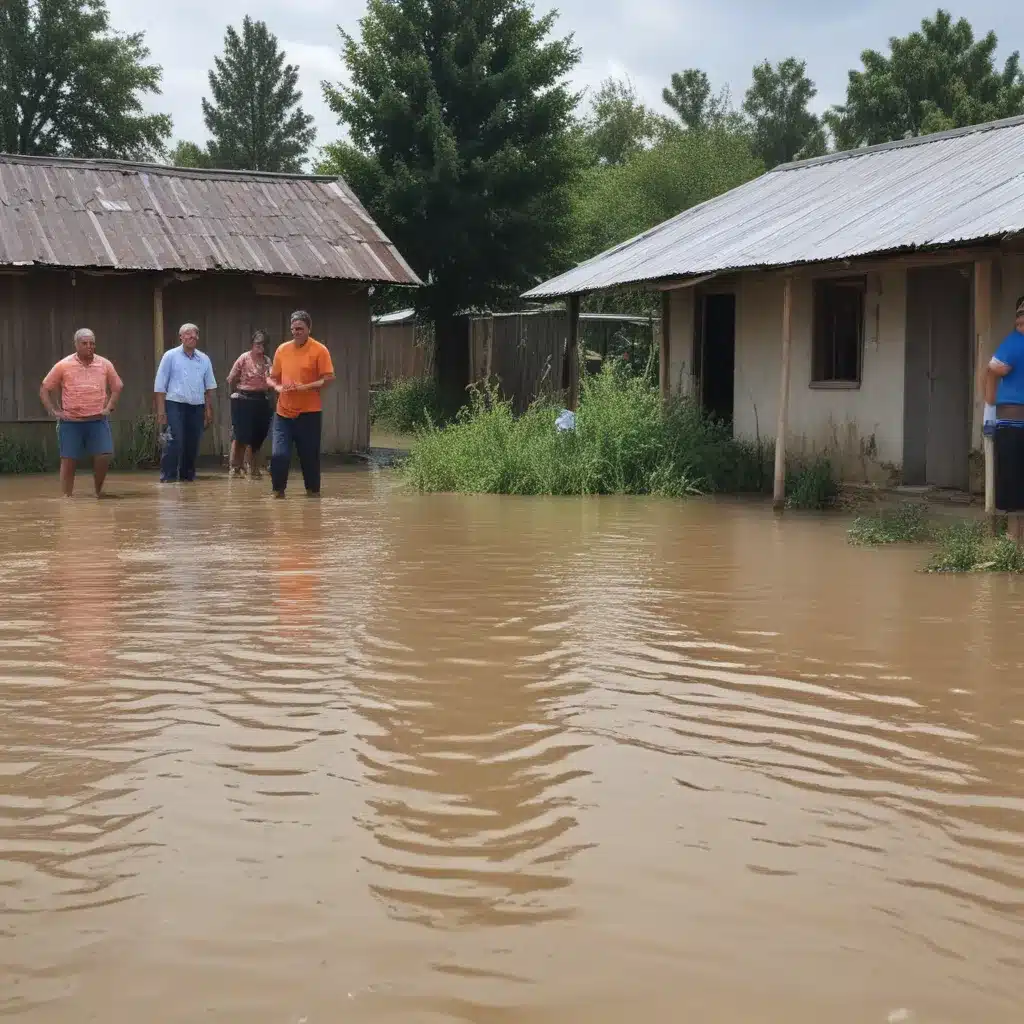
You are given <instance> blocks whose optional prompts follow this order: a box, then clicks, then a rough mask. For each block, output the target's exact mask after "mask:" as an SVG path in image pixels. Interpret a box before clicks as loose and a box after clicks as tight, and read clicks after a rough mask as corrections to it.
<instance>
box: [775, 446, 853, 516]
mask: <svg viewBox="0 0 1024 1024" xmlns="http://www.w3.org/2000/svg"><path fill="white" fill-rule="evenodd" d="M839 490H840V488H839V480H838V479H837V478H836V474H835V470H834V469H833V467H832V463H831V461H830V460H829V459H827V458H825V457H823V456H817V457H815V458H813V459H810V460H808V461H806V462H804V463H802V464H798V465H797V466H795V467H794V468H793V469H791V470H789V471H788V472H787V473H786V508H796V509H808V510H812V511H821V510H822V509H826V508H832V506H833V505H835V503H836V500H837V499H838V498H839Z"/></svg>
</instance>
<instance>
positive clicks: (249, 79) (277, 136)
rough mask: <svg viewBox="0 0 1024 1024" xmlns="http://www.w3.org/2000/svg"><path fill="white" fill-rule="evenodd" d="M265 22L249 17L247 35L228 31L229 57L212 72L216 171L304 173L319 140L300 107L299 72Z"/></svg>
mask: <svg viewBox="0 0 1024 1024" xmlns="http://www.w3.org/2000/svg"><path fill="white" fill-rule="evenodd" d="M284 57H285V55H284V51H283V50H282V49H281V48H280V47H279V46H278V43H277V36H275V35H273V34H272V33H271V32H270V31H269V30H268V28H267V26H266V23H265V22H262V21H253V20H252V18H250V17H249V16H248V15H246V17H245V19H244V20H243V21H242V32H241V35H239V33H238V32H237V31H236V30H235V28H234V27H233V26H230V25H229V26H228V30H227V32H226V33H225V35H224V55H223V56H222V57H215V58H214V69H213V70H212V71H211V72H210V92H211V93H212V95H213V99H212V101H210V100H207V99H205V98H204V99H203V120H204V121H205V122H206V127H207V129H208V130H209V132H210V134H211V135H212V136H213V138H212V141H211V142H210V144H209V147H208V150H209V157H210V160H211V162H212V164H213V166H215V167H227V168H237V169H240V170H247V171H291V172H295V171H301V170H302V165H303V163H304V161H305V159H306V152H307V150H308V149H309V147H310V145H311V144H312V142H313V139H314V138H315V137H316V130H315V129H314V128H313V127H312V125H313V118H312V117H311V116H310V115H309V114H307V113H306V112H305V111H304V110H303V109H302V107H301V106H300V105H299V104H300V101H301V100H302V93H301V92H300V91H299V90H298V88H297V83H298V80H299V69H298V68H297V67H296V66H295V65H294V64H285V62H284Z"/></svg>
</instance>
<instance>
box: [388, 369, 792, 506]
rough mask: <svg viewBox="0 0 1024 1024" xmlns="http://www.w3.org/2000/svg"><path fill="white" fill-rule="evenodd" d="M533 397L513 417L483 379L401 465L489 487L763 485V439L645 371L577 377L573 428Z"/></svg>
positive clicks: (427, 480) (721, 488) (766, 478)
mask: <svg viewBox="0 0 1024 1024" xmlns="http://www.w3.org/2000/svg"><path fill="white" fill-rule="evenodd" d="M558 413H559V409H558V407H557V406H555V405H553V404H551V403H550V402H546V401H539V402H535V403H534V404H533V405H531V406H530V408H529V409H527V411H526V412H525V413H524V414H523V415H521V416H516V415H515V414H514V412H513V410H512V406H511V404H510V403H509V402H508V401H506V400H504V399H503V398H502V397H501V396H500V394H499V393H498V391H497V389H496V388H494V387H492V386H480V387H477V388H475V389H473V390H472V391H471V393H470V402H469V404H468V405H467V406H466V407H465V408H464V409H462V411H461V412H460V413H459V414H458V416H457V417H456V419H455V421H454V422H453V423H451V424H450V425H449V426H447V427H443V428H438V427H429V428H427V429H424V430H421V431H420V433H419V434H418V436H417V439H416V442H415V443H414V445H413V447H412V451H411V453H410V456H409V458H408V459H407V460H406V462H405V463H404V464H403V467H402V470H401V471H402V472H403V473H404V475H405V477H406V479H407V480H408V481H409V483H411V484H412V485H413V486H415V487H417V488H419V489H420V490H423V491H462V492H484V493H493V494H547V495H572V494H576V495H584V494H654V495H664V496H667V497H682V496H685V495H691V494H699V493H723V492H731V493H743V492H747V493H763V492H764V491H765V490H766V489H767V488H768V487H769V486H770V483H771V479H772V472H771V466H772V460H773V454H774V452H773V448H772V446H771V445H770V444H767V445H766V444H761V443H759V442H748V441H737V440H735V439H733V437H732V433H731V430H730V428H729V427H728V426H727V425H726V424H723V423H720V422H718V421H716V420H714V419H711V418H709V417H708V416H706V415H705V414H704V413H702V412H701V411H700V409H698V408H697V407H696V406H695V405H694V404H693V403H692V402H688V401H686V400H683V399H673V400H671V401H669V402H665V401H663V400H662V398H661V396H660V394H659V392H658V389H657V388H656V387H653V386H652V384H651V382H650V380H649V379H648V378H647V377H644V376H632V375H630V374H629V373H627V372H626V371H625V370H623V369H622V368H621V367H616V366H614V365H608V366H606V367H605V368H604V369H603V370H602V371H601V372H600V373H598V374H595V375H593V376H590V377H585V378H584V379H583V381H582V382H581V387H580V399H579V406H578V410H577V413H576V417H575V428H574V429H573V430H565V431H559V430H556V428H555V419H556V418H557V416H558Z"/></svg>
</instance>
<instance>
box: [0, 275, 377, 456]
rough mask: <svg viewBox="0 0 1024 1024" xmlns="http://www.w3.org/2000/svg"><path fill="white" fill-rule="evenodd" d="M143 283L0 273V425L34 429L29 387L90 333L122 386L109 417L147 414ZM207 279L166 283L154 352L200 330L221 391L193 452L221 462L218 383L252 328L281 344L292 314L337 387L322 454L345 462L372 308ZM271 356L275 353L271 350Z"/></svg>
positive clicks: (309, 289) (355, 427)
mask: <svg viewBox="0 0 1024 1024" xmlns="http://www.w3.org/2000/svg"><path fill="white" fill-rule="evenodd" d="M156 282H157V278H156V275H153V274H105V275H92V274H89V273H87V272H84V271H76V272H74V273H72V272H70V271H63V270H62V271H46V270H37V271H32V272H28V273H24V274H8V273H0V423H3V422H4V421H8V422H10V421H21V422H31V421H33V420H40V419H42V418H43V410H42V406H41V405H40V403H39V395H38V392H39V384H40V382H41V381H42V378H43V377H44V376H45V374H46V372H47V371H48V370H49V369H50V367H51V366H52V365H53V364H54V363H55V362H56V361H57V360H58V359H59V358H61V357H62V356H65V355H69V354H70V353H71V352H72V351H73V350H74V344H73V339H74V332H75V330H76V329H77V328H79V327H89V328H90V329H92V330H93V331H94V332H95V333H96V340H97V351H98V352H99V353H100V355H103V356H106V357H107V358H108V359H111V360H112V361H113V362H114V364H115V366H116V367H117V370H118V373H119V374H120V375H121V378H122V379H123V380H124V382H125V390H124V394H123V397H122V399H121V403H120V405H119V406H118V412H119V414H120V416H119V418H122V419H133V418H136V417H138V416H142V415H146V414H148V413H149V412H151V411H152V403H153V377H154V374H155V369H156V367H155V354H154V339H153V288H154V286H155V284H156ZM257 283H258V286H259V289H260V291H262V292H264V293H265V292H267V291H275V292H276V293H277V294H258V293H257V284H256V283H254V279H252V278H247V277H243V276H240V275H208V276H205V277H200V278H195V279H193V280H190V281H176V282H173V283H171V284H168V285H167V286H166V288H165V291H164V335H165V336H164V346H165V348H168V347H173V346H174V345H176V344H177V333H178V327H179V326H180V325H181V324H182V323H185V322H192V323H195V324H196V325H197V326H198V327H199V328H200V332H201V333H200V347H201V348H202V349H203V350H204V351H205V352H206V353H207V354H208V355H209V356H210V358H211V359H212V360H213V366H214V372H215V373H216V375H217V381H218V384H220V388H219V393H218V397H217V421H216V423H215V425H214V429H212V430H210V431H208V432H207V436H206V438H205V439H204V445H203V450H204V452H206V453H207V454H224V453H225V452H226V450H227V446H228V444H229V442H230V436H231V433H230V427H231V413H230V402H229V397H228V392H227V390H226V389H225V388H224V378H225V377H226V376H227V373H228V370H230V368H231V364H232V363H233V362H234V360H235V359H236V358H237V357H238V356H239V355H240V354H241V353H242V352H244V351H246V350H247V349H248V348H249V344H250V339H251V337H252V333H253V332H254V331H255V330H256V329H258V328H262V329H264V330H267V331H268V332H269V333H270V336H271V338H272V339H274V342H275V343H277V342H279V341H280V340H284V339H285V338H287V337H289V333H288V316H289V314H290V313H291V312H292V310H294V309H296V308H302V309H306V310H308V311H309V313H310V314H311V315H312V317H313V336H314V337H315V338H317V339H318V340H320V341H322V342H323V343H324V344H325V345H327V347H328V348H329V349H330V350H331V357H332V359H333V361H334V368H335V371H336V373H337V377H338V379H337V381H336V382H335V383H334V384H333V385H332V386H331V387H330V388H329V389H328V391H326V392H325V393H324V432H323V440H324V450H325V451H326V452H347V451H352V450H354V449H359V448H365V447H366V446H367V445H368V444H369V429H370V422H369V421H370V408H369V395H370V309H369V298H368V296H367V293H366V289H365V288H364V287H358V286H356V285H349V284H345V283H339V282H309V281H294V282H293V281H290V280H289V279H273V278H271V279H262V280H258V282H257ZM271 347H272V348H273V347H274V346H273V345H272V346H271Z"/></svg>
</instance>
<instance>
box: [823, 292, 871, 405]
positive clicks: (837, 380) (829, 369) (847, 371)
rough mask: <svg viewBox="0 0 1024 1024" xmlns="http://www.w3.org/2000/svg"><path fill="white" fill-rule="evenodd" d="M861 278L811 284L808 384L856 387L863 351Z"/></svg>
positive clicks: (858, 380) (862, 294) (858, 382)
mask: <svg viewBox="0 0 1024 1024" xmlns="http://www.w3.org/2000/svg"><path fill="white" fill-rule="evenodd" d="M866 290H867V279H866V278H864V277H841V278H825V279H822V280H819V281H815V282H814V345H813V354H812V357H811V385H812V386H814V385H825V386H828V385H835V386H837V387H856V386H857V385H859V384H860V373H861V354H862V353H863V351H864V293H865V292H866Z"/></svg>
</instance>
